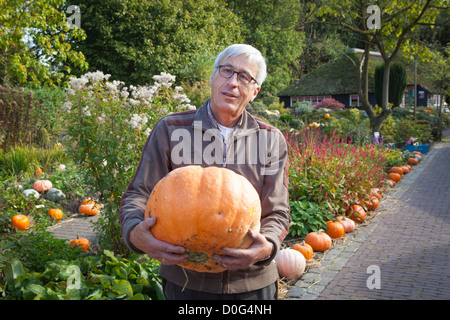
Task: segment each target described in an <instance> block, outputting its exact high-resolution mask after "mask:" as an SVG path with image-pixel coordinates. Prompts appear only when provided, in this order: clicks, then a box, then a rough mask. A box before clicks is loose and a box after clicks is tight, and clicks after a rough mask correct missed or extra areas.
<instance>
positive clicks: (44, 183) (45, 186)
mask: <svg viewBox="0 0 450 320" xmlns="http://www.w3.org/2000/svg"><path fill="white" fill-rule="evenodd" d="M51 188H53V184H52V182H51V181H50V180H36V181H35V182H34V183H33V189H34V190H36V191H38V192H45V191H48V190H50V189H51Z"/></svg>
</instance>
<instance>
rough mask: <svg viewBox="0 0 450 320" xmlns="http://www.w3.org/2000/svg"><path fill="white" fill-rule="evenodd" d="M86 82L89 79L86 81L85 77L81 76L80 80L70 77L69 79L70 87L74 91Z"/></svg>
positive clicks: (87, 80)
mask: <svg viewBox="0 0 450 320" xmlns="http://www.w3.org/2000/svg"><path fill="white" fill-rule="evenodd" d="M88 82H89V79H87V78H86V77H83V76H81V78H76V77H71V78H70V79H69V83H70V86H71V87H72V89H73V90H74V91H78V90H80V89H81V88H83V86H84V85H85V84H86V83H88Z"/></svg>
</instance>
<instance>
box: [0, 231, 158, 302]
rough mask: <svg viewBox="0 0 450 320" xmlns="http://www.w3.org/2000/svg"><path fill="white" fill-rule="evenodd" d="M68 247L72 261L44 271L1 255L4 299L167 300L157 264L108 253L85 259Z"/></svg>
mask: <svg viewBox="0 0 450 320" xmlns="http://www.w3.org/2000/svg"><path fill="white" fill-rule="evenodd" d="M54 242H55V240H53V241H52V243H54ZM58 242H59V243H62V242H63V240H61V241H58ZM2 244H4V243H2ZM64 245H65V246H66V249H65V251H67V252H72V257H69V256H67V258H69V259H61V257H53V259H52V260H45V262H44V263H42V268H41V269H31V268H29V267H28V266H27V263H26V262H23V261H22V260H21V259H20V258H17V257H11V255H0V257H2V259H1V260H0V261H4V262H3V263H2V264H0V276H1V278H2V281H1V285H0V295H1V296H3V298H4V299H6V300H31V299H34V300H150V299H161V300H162V299H164V295H163V293H162V288H161V279H160V278H159V276H158V275H157V268H158V266H159V263H158V262H157V261H155V260H152V259H149V258H148V257H144V258H140V259H136V260H134V259H133V260H128V259H125V258H123V257H121V256H115V255H114V254H113V253H112V252H110V251H107V250H105V251H104V252H103V254H100V255H96V256H92V255H85V254H80V249H72V248H71V249H68V248H67V244H64ZM2 248H3V246H2ZM60 249H61V248H60ZM48 254H49V255H50V251H49V252H48ZM76 256H78V257H76ZM28 265H29V264H28Z"/></svg>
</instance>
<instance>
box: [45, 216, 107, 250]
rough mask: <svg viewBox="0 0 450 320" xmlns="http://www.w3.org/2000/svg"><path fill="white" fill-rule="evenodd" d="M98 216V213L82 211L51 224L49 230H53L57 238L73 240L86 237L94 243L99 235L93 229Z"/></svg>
mask: <svg viewBox="0 0 450 320" xmlns="http://www.w3.org/2000/svg"><path fill="white" fill-rule="evenodd" d="M98 217H99V216H98V215H96V216H86V215H84V214H81V213H80V214H78V215H74V216H72V217H71V218H69V219H67V220H64V221H61V222H60V223H57V224H55V225H53V226H51V227H50V228H48V230H49V231H52V232H53V235H54V236H55V238H58V239H68V240H73V239H76V238H77V237H79V238H86V239H88V240H89V242H90V243H91V245H92V244H93V243H95V242H96V240H97V235H96V234H95V232H94V230H93V222H94V221H96V220H97V219H98Z"/></svg>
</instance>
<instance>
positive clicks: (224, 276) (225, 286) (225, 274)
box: [222, 270, 230, 294]
mask: <svg viewBox="0 0 450 320" xmlns="http://www.w3.org/2000/svg"><path fill="white" fill-rule="evenodd" d="M229 276H230V271H229V270H225V271H224V272H223V274H222V293H223V294H227V293H228V278H229Z"/></svg>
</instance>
